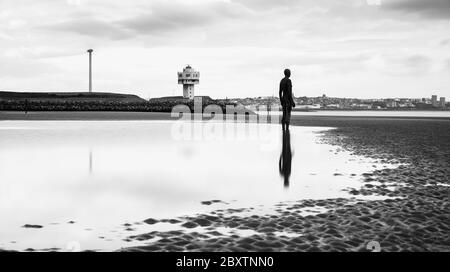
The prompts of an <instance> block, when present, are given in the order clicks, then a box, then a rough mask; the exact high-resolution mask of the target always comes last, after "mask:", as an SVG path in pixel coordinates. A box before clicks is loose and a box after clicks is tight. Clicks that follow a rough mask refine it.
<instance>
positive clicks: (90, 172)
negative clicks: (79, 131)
mask: <svg viewBox="0 0 450 272" xmlns="http://www.w3.org/2000/svg"><path fill="white" fill-rule="evenodd" d="M89 175H92V149H89Z"/></svg>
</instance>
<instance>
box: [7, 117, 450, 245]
mask: <svg viewBox="0 0 450 272" xmlns="http://www.w3.org/2000/svg"><path fill="white" fill-rule="evenodd" d="M140 114H141V113H139V114H138V115H140ZM118 115H120V116H121V117H120V118H125V117H124V116H127V117H126V118H131V119H126V118H125V119H120V120H136V116H134V115H132V114H130V115H127V114H125V115H122V113H120V114H118ZM144 115H145V117H143V118H155V119H152V120H158V119H160V118H167V116H168V115H167V114H161V115H160V116H158V114H156V115H155V114H153V113H149V114H148V115H146V114H144ZM144 115H140V116H144ZM1 116H2V115H1V114H0V119H1V118H2V117H1ZM58 116H59V117H58V118H62V117H61V115H58ZM67 116H68V115H67ZM81 116H82V115H81ZM98 116H100V115H98ZM101 116H102V118H105V119H107V118H112V117H111V115H109V113H101ZM150 116H151V117H150ZM3 117H4V115H3ZM8 118H13V117H11V115H10V117H8ZM54 118H56V117H54ZM66 118H67V117H66ZM80 118H81V117H80ZM83 118H92V116H88V117H83ZM97 118H100V117H97ZM115 118H119V117H117V116H116V117H115ZM3 120H4V119H3ZM52 120H55V119H52ZM57 120H64V118H62V119H57ZM81 120H83V119H81ZM96 120H103V119H96ZM114 120H117V119H114ZM137 120H140V119H137ZM292 125H298V126H325V127H336V129H334V130H330V131H325V132H322V133H321V135H320V139H321V141H323V142H324V143H328V144H332V145H336V146H339V147H341V148H342V149H343V150H346V151H350V152H353V153H354V154H357V155H363V156H366V157H370V158H373V159H376V160H378V161H380V162H383V163H392V164H398V163H400V164H401V165H400V166H398V167H397V168H394V169H384V170H374V171H372V172H367V173H365V174H364V175H363V180H364V185H363V186H362V187H361V188H359V189H351V190H349V193H350V194H351V195H353V196H354V197H353V198H345V199H344V198H338V199H325V200H301V201H296V202H289V203H279V204H278V205H276V206H275V207H273V208H274V210H275V213H273V214H267V215H264V214H263V215H260V214H256V213H253V211H254V209H255V208H256V207H254V208H244V209H220V210H216V211H213V212H211V213H208V214H197V215H191V216H184V217H178V218H167V219H163V220H161V219H153V218H148V219H147V220H145V221H143V222H137V223H135V224H136V225H144V226H148V227H149V228H153V227H155V228H157V227H158V224H165V225H166V226H167V225H173V226H174V228H176V230H167V231H160V230H159V231H158V230H154V231H148V232H141V233H137V234H136V233H135V232H134V233H132V234H131V233H130V236H129V237H128V238H127V239H126V240H125V242H130V244H131V243H132V244H133V245H134V244H135V243H136V242H138V243H139V244H140V245H139V246H130V247H124V248H122V249H118V250H119V251H370V250H372V249H374V248H372V247H371V245H375V250H377V248H376V246H377V244H379V245H380V248H379V249H380V250H381V251H450V213H449V211H450V204H449V203H450V202H449V200H450V197H449V196H450V179H449V177H450V167H449V165H450V137H449V135H450V119H448V118H404V117H401V118H397V117H396V118H390V117H340V116H339V117H320V116H308V117H306V116H293V120H292ZM293 167H295V166H293ZM361 196H382V197H385V198H386V199H384V200H370V201H367V200H364V201H363V200H360V199H359V197H361ZM199 202H203V203H204V205H212V206H213V205H215V203H220V200H209V199H201V200H199ZM317 209H319V210H320V209H323V210H322V211H321V212H316V213H312V214H309V215H306V214H305V213H304V211H305V210H317ZM124 228H127V229H131V230H133V225H126V226H124Z"/></svg>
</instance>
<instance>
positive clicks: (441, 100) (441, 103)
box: [439, 97, 445, 108]
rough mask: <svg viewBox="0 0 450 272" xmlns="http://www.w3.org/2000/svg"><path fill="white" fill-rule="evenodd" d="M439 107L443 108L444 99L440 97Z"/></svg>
mask: <svg viewBox="0 0 450 272" xmlns="http://www.w3.org/2000/svg"><path fill="white" fill-rule="evenodd" d="M439 106H440V107H442V108H445V97H441V98H440V99H439Z"/></svg>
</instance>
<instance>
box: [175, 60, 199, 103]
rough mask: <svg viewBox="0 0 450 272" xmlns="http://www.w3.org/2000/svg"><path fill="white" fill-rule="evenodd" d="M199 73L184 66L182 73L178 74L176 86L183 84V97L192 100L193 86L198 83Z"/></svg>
mask: <svg viewBox="0 0 450 272" xmlns="http://www.w3.org/2000/svg"><path fill="white" fill-rule="evenodd" d="M199 79H200V72H197V71H195V70H194V69H192V67H191V66H189V65H188V66H186V68H184V69H183V72H178V84H183V97H184V98H189V99H194V85H195V84H198V83H199Z"/></svg>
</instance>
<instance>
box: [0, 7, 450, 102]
mask: <svg viewBox="0 0 450 272" xmlns="http://www.w3.org/2000/svg"><path fill="white" fill-rule="evenodd" d="M449 30H450V0H426V1H425V0H339V1H337V0H190V1H179V0H171V1H166V0H155V1H149V0H128V1H123V0H39V1H36V0H0V90H10V91H46V92H53V91H59V92H70V91H87V90H88V54H87V53H86V50H87V49H89V48H92V49H94V53H93V90H94V91H99V92H121V93H131V94H136V95H139V96H141V97H143V98H150V97H161V96H173V95H182V86H180V85H178V84H177V72H178V71H181V70H182V69H183V67H184V66H186V65H187V64H190V65H191V66H192V67H193V68H194V69H196V70H198V71H200V84H199V85H197V86H196V87H195V94H196V95H207V96H211V97H213V98H225V97H229V98H230V97H256V96H268V95H277V92H278V84H279V81H280V79H281V78H282V76H283V70H284V69H285V68H289V69H291V71H292V76H291V79H292V81H293V92H294V95H295V96H296V97H299V96H321V95H322V94H326V95H327V96H331V97H358V98H382V97H386V98H387V97H417V98H421V97H430V96H431V95H432V94H437V95H438V96H446V97H449V98H450V76H449V75H450V31H449Z"/></svg>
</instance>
